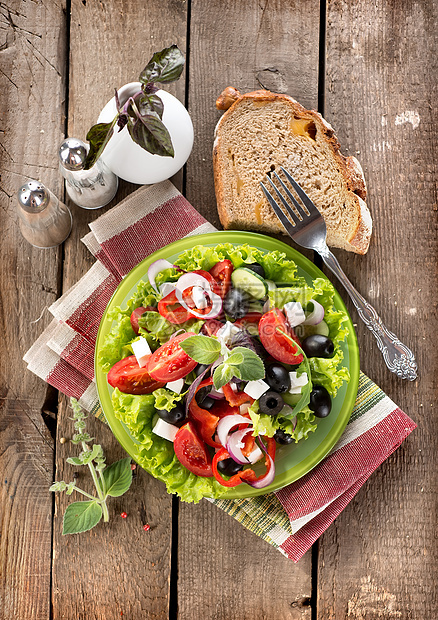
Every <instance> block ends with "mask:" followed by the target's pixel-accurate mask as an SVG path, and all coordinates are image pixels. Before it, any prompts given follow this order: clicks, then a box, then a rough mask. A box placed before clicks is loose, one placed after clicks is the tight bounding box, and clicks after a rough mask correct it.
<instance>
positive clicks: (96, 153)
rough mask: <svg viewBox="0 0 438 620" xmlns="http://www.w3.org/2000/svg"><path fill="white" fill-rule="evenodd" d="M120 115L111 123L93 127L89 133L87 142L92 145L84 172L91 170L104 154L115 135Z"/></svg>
mask: <svg viewBox="0 0 438 620" xmlns="http://www.w3.org/2000/svg"><path fill="white" fill-rule="evenodd" d="M117 119H118V115H117V116H116V117H115V118H114V119H113V120H112V121H111V123H98V124H97V125H93V126H92V127H91V129H90V130H89V131H88V133H87V140H88V142H89V143H90V150H89V151H88V155H87V157H86V159H85V162H84V170H89V169H90V168H92V167H93V166H94V164H95V163H96V161H97V160H98V159H99V157H100V156H101V155H102V152H103V150H104V148H105V147H106V145H107V144H108V142H109V141H110V140H111V137H112V135H113V133H114V125H115V124H116V122H117Z"/></svg>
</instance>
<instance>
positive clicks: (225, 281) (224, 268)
mask: <svg viewBox="0 0 438 620" xmlns="http://www.w3.org/2000/svg"><path fill="white" fill-rule="evenodd" d="M233 270H234V265H233V263H232V262H231V261H230V260H228V259H227V258H226V259H225V260H222V261H220V262H219V263H216V265H214V266H213V267H212V268H211V269H210V273H211V275H212V276H213V278H214V279H215V280H216V283H217V287H216V290H215V293H217V294H218V295H220V296H221V297H222V299H224V297H225V296H226V294H227V293H228V291H229V290H230V286H231V273H232V271H233Z"/></svg>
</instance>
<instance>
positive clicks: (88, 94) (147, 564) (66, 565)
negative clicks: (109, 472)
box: [53, 0, 187, 620]
mask: <svg viewBox="0 0 438 620" xmlns="http://www.w3.org/2000/svg"><path fill="white" fill-rule="evenodd" d="M186 10H187V7H186V4H185V3H184V2H183V1H177V2H175V1H169V2H168V1H164V2H160V3H158V2H153V3H144V2H141V1H133V2H129V3H128V2H123V1H121V0H115V1H114V2H109V3H96V2H91V1H87V2H85V1H80V0H74V1H73V2H72V12H71V30H70V88H69V109H68V133H69V135H71V136H75V137H79V138H81V139H85V135H86V132H87V130H88V129H89V127H90V126H91V125H92V124H93V123H94V122H95V121H96V119H97V117H98V114H99V112H100V110H101V108H102V107H103V106H104V105H105V103H106V102H107V101H108V100H109V99H110V98H111V97H112V96H113V92H114V91H113V89H114V87H117V88H119V87H121V86H122V85H123V84H125V83H127V82H132V81H136V80H137V79H138V75H139V73H140V72H141V70H142V69H143V68H144V66H145V65H146V63H147V61H148V60H149V59H150V57H151V56H152V54H153V53H154V52H155V51H158V50H161V49H162V48H164V47H166V46H168V45H170V44H172V43H176V44H177V45H178V46H179V47H180V48H181V49H182V50H183V51H185V36H186ZM169 91H171V92H172V94H174V95H176V96H177V97H178V98H179V99H180V100H182V101H184V92H185V83H184V78H182V79H181V80H179V81H178V82H177V83H175V84H172V85H169ZM176 182H181V175H180V176H179V177H178V178H177V180H176ZM136 187H137V186H134V185H130V184H128V183H124V182H123V183H121V186H120V189H119V191H118V194H117V196H116V199H115V201H119V200H120V199H121V198H122V197H123V196H125V195H127V194H128V193H130V192H131V191H132V190H133V189H136ZM111 206H112V205H109V206H108V207H105V209H108V208H110V207H111ZM73 212H74V215H75V227H74V231H73V233H72V236H71V239H70V240H69V242H68V243H67V244H66V247H65V268H64V278H63V288H64V290H65V289H67V288H68V287H70V286H71V285H72V284H73V283H75V282H76V281H77V280H78V279H79V277H80V276H82V275H83V274H84V273H85V272H86V270H87V269H88V267H89V266H90V265H91V264H92V263H93V262H94V259H93V258H92V257H91V256H90V255H89V253H88V251H87V250H86V248H85V247H84V246H83V244H82V243H81V242H80V238H81V237H82V236H84V235H85V234H86V233H87V232H88V226H87V224H88V222H90V221H92V220H93V219H95V218H96V217H98V216H99V215H100V214H101V213H102V212H103V210H99V211H86V210H83V209H80V208H78V207H75V206H73ZM69 415H70V414H69V412H68V411H67V409H66V407H65V405H64V404H63V406H62V407H61V410H60V414H59V418H58V436H59V435H62V434H67V435H68V434H70V435H71V432H72V429H71V422H70V421H69V420H68V416H69ZM90 428H91V434H92V435H94V436H95V437H96V438H97V439H98V441H99V443H102V445H103V447H104V449H105V451H106V454H107V455H108V460H110V459H111V460H116V459H117V458H120V456H121V455H122V450H121V448H120V446H119V445H118V443H117V441H116V440H115V438H114V437H113V436H112V434H111V432H110V431H109V429H107V428H105V427H104V426H103V425H102V424H101V423H100V422H98V421H96V420H91V421H90ZM69 429H70V430H69ZM72 448H73V446H71V444H66V445H64V446H59V445H57V454H56V467H57V478H58V479H62V478H63V476H64V475H65V476H66V477H67V478H68V479H71V473H72V468H71V467H70V466H69V465H67V466H65V465H64V458H65V457H66V456H67V455H68V454H70V452H71V450H72ZM64 472H65V473H64ZM71 499H72V498H65V497H59V498H57V504H56V511H57V518H55V522H54V561H53V586H54V590H53V618H54V619H57V618H87V620H91V619H92V618H104V619H105V620H111V619H113V618H114V619H115V618H117V619H119V618H121V617H124V618H146V617H147V618H160V619H162V618H167V617H168V608H169V579H170V546H171V527H172V523H171V521H172V519H171V508H172V500H171V497H170V496H168V495H167V494H166V492H165V488H164V485H162V484H161V483H159V482H157V481H156V480H154V479H152V478H151V477H150V476H148V475H147V474H145V473H144V472H142V471H139V473H138V476H137V478H136V480H135V482H134V484H133V487H132V490H131V491H130V492H129V493H128V494H126V495H125V496H123V497H122V498H120V499H118V500H115V501H113V502H112V503H111V505H110V513H111V520H110V523H109V525H103V524H100V525H99V526H98V527H97V528H96V529H95V530H92V531H91V532H89V533H85V534H81V535H79V536H70V537H62V536H61V528H62V524H61V517H62V513H63V511H64V509H65V507H66V505H67V501H68V500H71ZM122 511H125V512H126V513H127V514H128V517H127V518H126V519H122V518H121V517H120V513H121V512H122ZM145 522H148V523H149V524H150V525H151V530H150V531H149V532H145V531H143V529H142V525H143V524H144V523H145Z"/></svg>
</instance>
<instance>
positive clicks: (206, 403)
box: [200, 396, 217, 411]
mask: <svg viewBox="0 0 438 620" xmlns="http://www.w3.org/2000/svg"><path fill="white" fill-rule="evenodd" d="M216 403H217V400H215V399H214V398H211V396H206V397H205V398H204V399H203V401H202V402H201V404H200V407H201V408H202V409H207V411H210V409H211V408H212V407H213V406H214V405H215V404H216Z"/></svg>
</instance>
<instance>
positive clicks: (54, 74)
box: [0, 0, 66, 620]
mask: <svg viewBox="0 0 438 620" xmlns="http://www.w3.org/2000/svg"><path fill="white" fill-rule="evenodd" d="M64 7H65V3H64V2H63V1H61V2H59V3H57V4H54V3H49V4H48V5H47V6H46V5H43V4H42V3H41V2H33V3H30V2H20V1H18V0H16V1H14V0H10V1H6V2H2V3H1V5H0V67H1V68H0V109H1V121H0V174H1V179H0V207H1V208H0V229H1V231H2V242H1V245H0V282H1V287H0V290H1V304H0V317H1V329H2V338H1V353H0V382H1V383H0V393H1V399H0V408H1V413H0V618H2V620H12V619H15V618H20V619H23V620H26V619H28V618H33V619H35V620H40V619H43V618H48V617H49V613H50V557H51V532H52V495H51V493H50V492H49V486H50V484H51V482H52V479H53V440H52V437H51V435H50V433H49V431H48V429H47V427H46V425H45V423H44V420H43V416H42V409H43V408H44V403H45V402H46V405H47V406H48V407H49V406H53V405H55V406H56V402H55V403H53V399H52V397H51V394H52V393H51V391H50V390H48V388H47V385H45V384H44V383H43V382H42V381H41V380H39V379H38V378H37V377H35V376H34V375H32V374H31V373H29V372H26V365H25V363H24V362H23V361H22V356H23V354H24V353H25V352H26V351H27V349H28V348H29V347H30V345H31V344H32V343H33V341H34V340H35V339H36V338H37V336H38V335H39V334H40V333H41V331H42V330H43V328H44V326H45V325H47V323H48V322H49V316H48V313H47V312H44V313H43V309H44V308H45V307H47V306H49V305H50V304H51V303H52V302H53V301H54V300H55V298H56V296H57V293H58V272H59V269H60V264H61V263H60V256H61V253H60V250H59V249H50V250H40V249H36V248H33V247H32V246H30V245H29V244H28V243H27V241H25V240H24V239H23V237H22V235H21V232H20V229H19V227H18V217H17V210H16V209H17V201H16V193H17V191H18V189H19V187H20V186H21V185H22V184H23V183H25V182H26V181H27V180H29V179H38V180H41V181H42V182H43V183H44V184H45V185H46V186H47V187H49V188H50V189H51V190H52V191H54V192H55V194H57V195H58V196H59V195H60V194H59V192H60V190H61V183H60V180H59V177H58V172H57V161H56V158H57V156H56V147H54V145H56V144H57V143H58V142H59V141H60V139H61V137H62V135H63V129H64V128H63V118H64V117H63V109H64V99H65V92H64V89H65V68H66V37H65V13H64ZM40 315H41V318H40V319H39V317H40ZM49 401H51V402H49Z"/></svg>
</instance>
